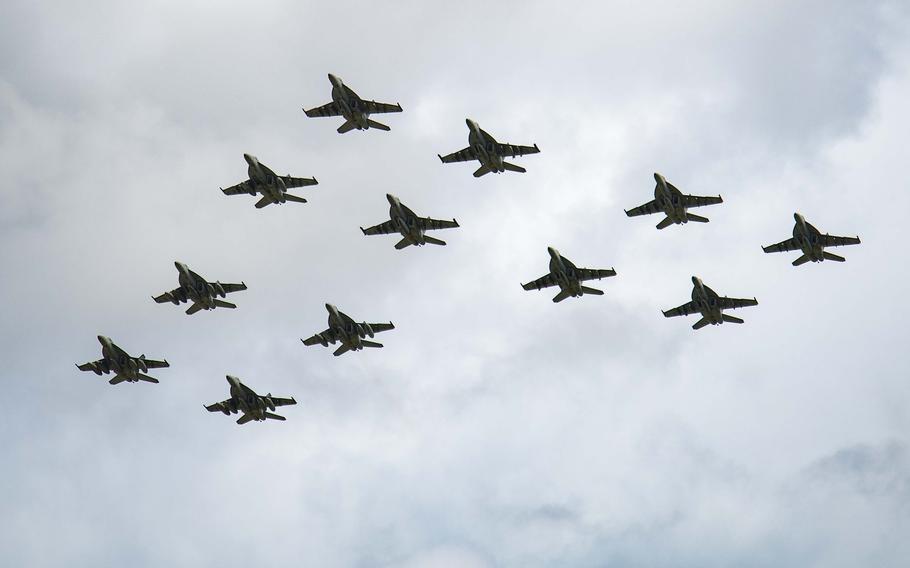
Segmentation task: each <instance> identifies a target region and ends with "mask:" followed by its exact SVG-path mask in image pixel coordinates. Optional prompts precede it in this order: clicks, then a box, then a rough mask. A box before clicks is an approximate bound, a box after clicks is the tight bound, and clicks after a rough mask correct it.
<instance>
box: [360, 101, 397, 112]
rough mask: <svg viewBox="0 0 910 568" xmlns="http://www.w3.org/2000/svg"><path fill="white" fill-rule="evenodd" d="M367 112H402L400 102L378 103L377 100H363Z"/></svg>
mask: <svg viewBox="0 0 910 568" xmlns="http://www.w3.org/2000/svg"><path fill="white" fill-rule="evenodd" d="M363 106H364V110H366V112H367V114H381V113H386V112H401V105H400V104H397V103H396V104H394V105H393V104H389V103H377V102H376V101H363Z"/></svg>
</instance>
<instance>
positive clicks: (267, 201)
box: [256, 195, 274, 209]
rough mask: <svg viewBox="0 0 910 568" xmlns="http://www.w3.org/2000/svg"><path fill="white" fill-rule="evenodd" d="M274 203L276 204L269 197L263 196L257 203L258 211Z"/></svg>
mask: <svg viewBox="0 0 910 568" xmlns="http://www.w3.org/2000/svg"><path fill="white" fill-rule="evenodd" d="M272 203H274V202H273V201H272V198H271V197H269V196H268V195H264V196H262V199H260V200H259V201H257V202H256V209H262V208H263V207H265V206H266V205H270V204H272Z"/></svg>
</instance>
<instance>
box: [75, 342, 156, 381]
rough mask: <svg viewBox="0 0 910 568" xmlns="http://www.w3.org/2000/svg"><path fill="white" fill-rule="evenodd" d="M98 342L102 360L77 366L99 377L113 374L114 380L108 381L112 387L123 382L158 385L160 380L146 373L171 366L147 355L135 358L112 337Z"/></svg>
mask: <svg viewBox="0 0 910 568" xmlns="http://www.w3.org/2000/svg"><path fill="white" fill-rule="evenodd" d="M98 341H99V342H100V343H101V356H102V358H101V359H99V360H97V361H92V362H91V363H83V364H82V365H76V366H77V367H78V368H79V370H80V371H92V372H93V373H95V374H96V375H99V376H100V375H101V374H107V373H110V372H113V373H114V378H113V379H111V380H110V381H108V382H109V383H110V384H112V385H116V384H119V383H122V382H123V381H128V382H131V383H136V382H139V381H145V382H147V383H157V382H158V379H156V378H154V377H150V376H148V375H146V374H145V373H148V370H149V369H161V368H164V367H170V366H171V365H170V364H169V363H168V362H167V361H155V360H153V359H146V358H145V355H140V356H138V357H133V356H131V355H130V354H129V353H127V352H126V351H124V350H123V349H121V348H120V347H118V346H117V345H116V344H115V343H114V342H113V341H111V338H110V337H105V336H103V335H99V336H98Z"/></svg>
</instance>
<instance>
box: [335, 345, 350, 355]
mask: <svg viewBox="0 0 910 568" xmlns="http://www.w3.org/2000/svg"><path fill="white" fill-rule="evenodd" d="M350 350H351V348H350V347H348V346H347V345H346V344H344V343H342V344H341V347H339V348H338V349H336V350H335V352H334V353H332V355H334V356H335V357H338V356H339V355H344V354H345V353H347V352H348V351H350Z"/></svg>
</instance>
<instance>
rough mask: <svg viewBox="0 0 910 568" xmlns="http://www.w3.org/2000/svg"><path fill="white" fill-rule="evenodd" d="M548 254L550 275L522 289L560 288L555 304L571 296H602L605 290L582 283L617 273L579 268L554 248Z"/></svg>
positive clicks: (549, 248)
mask: <svg viewBox="0 0 910 568" xmlns="http://www.w3.org/2000/svg"><path fill="white" fill-rule="evenodd" d="M547 252H548V253H550V273H549V274H547V275H545V276H541V277H540V278H538V279H537V280H535V281H533V282H528V283H527V284H522V285H521V287H522V288H524V289H525V290H542V289H543V288H548V287H550V286H559V294H556V296H555V297H554V298H553V301H554V302H561V301H563V300H565V299H566V298H568V297H569V296H572V297H574V298H577V297H580V296H583V295H584V294H594V295H596V296H602V295H603V290H597V289H596V288H589V287H587V286H583V285H582V282H584V281H585V280H595V279H597V280H600V279H601V278H607V277H608V276H616V271H615V270H613V269H612V268H609V269H601V268H578V267H577V266H575V265H574V264H573V263H572V261H571V260H569V259H568V258H566V257H564V256H562V255H561V254H559V251H558V250H556V249H555V248H553V247H547Z"/></svg>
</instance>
